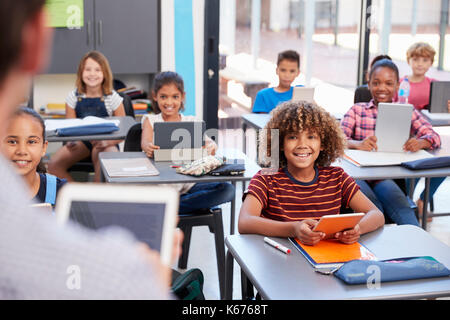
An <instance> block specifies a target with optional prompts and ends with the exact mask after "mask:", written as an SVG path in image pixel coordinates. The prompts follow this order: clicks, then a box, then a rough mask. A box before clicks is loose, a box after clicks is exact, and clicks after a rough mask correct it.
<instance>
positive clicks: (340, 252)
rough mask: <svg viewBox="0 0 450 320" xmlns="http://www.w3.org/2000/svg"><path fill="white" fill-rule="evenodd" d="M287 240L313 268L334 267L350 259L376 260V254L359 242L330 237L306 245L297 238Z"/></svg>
mask: <svg viewBox="0 0 450 320" xmlns="http://www.w3.org/2000/svg"><path fill="white" fill-rule="evenodd" d="M289 241H290V242H291V243H292V244H293V245H294V246H295V248H297V250H298V251H300V252H301V253H302V254H303V256H304V257H305V258H306V260H308V262H309V263H310V264H311V265H312V266H313V267H314V268H315V269H336V268H339V267H340V266H342V265H343V264H344V263H345V262H348V261H351V260H377V258H376V256H375V255H374V254H373V253H372V252H371V251H370V250H369V249H368V248H367V247H365V246H363V245H362V244H360V243H359V242H355V243H352V244H345V243H342V242H340V241H338V240H331V239H330V240H322V241H320V242H319V243H317V244H316V245H314V246H308V245H305V244H303V243H301V242H300V240H298V239H297V238H289Z"/></svg>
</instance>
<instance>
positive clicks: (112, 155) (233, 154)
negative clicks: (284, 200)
mask: <svg viewBox="0 0 450 320" xmlns="http://www.w3.org/2000/svg"><path fill="white" fill-rule="evenodd" d="M217 153H218V154H220V155H221V156H225V157H227V158H228V159H243V160H244V161H245V172H244V174H243V175H241V176H211V175H204V176H201V177H194V176H189V175H184V174H180V173H176V171H175V169H174V168H171V165H172V162H170V161H161V162H159V161H158V162H155V161H154V160H153V159H151V161H152V163H153V164H154V166H155V167H156V169H158V171H159V175H158V176H149V177H120V178H111V177H109V176H108V174H107V172H106V170H105V168H104V166H103V160H104V159H124V158H146V157H147V156H146V155H145V153H143V152H101V153H100V155H99V159H100V165H101V180H102V181H106V182H109V183H146V184H167V183H192V182H193V183H197V182H231V183H232V184H233V185H234V186H235V187H236V182H238V181H250V180H251V179H252V178H253V176H254V175H255V174H256V173H257V172H258V171H259V170H260V167H259V166H258V165H257V164H256V163H255V162H254V161H252V160H251V159H249V158H248V157H247V156H246V155H245V154H243V153H242V152H240V151H237V150H233V149H226V150H218V152H217ZM235 207H236V200H235V199H233V200H232V201H231V219H230V220H231V222H230V234H234V225H235V212H236V208H235Z"/></svg>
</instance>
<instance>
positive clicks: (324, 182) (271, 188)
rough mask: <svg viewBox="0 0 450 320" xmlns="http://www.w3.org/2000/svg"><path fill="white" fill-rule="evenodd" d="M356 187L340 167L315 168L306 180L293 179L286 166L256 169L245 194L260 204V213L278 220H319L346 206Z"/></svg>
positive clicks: (337, 212)
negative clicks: (273, 170) (266, 170)
mask: <svg viewBox="0 0 450 320" xmlns="http://www.w3.org/2000/svg"><path fill="white" fill-rule="evenodd" d="M358 190H359V186H358V185H357V184H356V183H355V181H354V180H353V179H352V178H351V177H350V176H349V175H347V174H346V173H345V172H344V170H343V169H342V168H339V167H316V175H315V177H314V179H313V180H312V181H311V182H309V183H303V182H300V181H298V180H296V179H295V178H294V177H293V176H292V175H291V174H290V173H289V172H288V170H287V169H286V168H283V169H280V170H279V171H278V172H277V173H275V174H273V175H263V174H261V171H259V172H258V173H257V174H256V175H255V176H254V177H253V178H252V180H251V181H250V184H249V187H248V193H249V194H251V195H253V196H254V197H256V198H257V199H258V201H259V202H260V203H261V205H262V207H263V209H262V211H261V216H263V217H265V218H269V219H273V220H279V221H295V220H303V219H318V218H320V217H321V216H323V215H327V214H339V213H340V209H341V206H342V207H344V208H347V207H348V206H349V202H350V200H351V199H352V197H353V196H354V195H355V193H356V192H357V191H358Z"/></svg>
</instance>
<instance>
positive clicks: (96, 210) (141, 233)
mask: <svg viewBox="0 0 450 320" xmlns="http://www.w3.org/2000/svg"><path fill="white" fill-rule="evenodd" d="M165 207H166V205H165V204H164V203H133V202H104V201H79V200H73V201H72V202H71V206H70V215H69V216H70V219H72V220H74V221H76V222H78V223H80V224H82V225H84V226H86V227H88V228H91V229H101V228H104V227H109V226H114V225H118V226H121V227H122V228H125V229H128V230H129V231H130V232H132V233H133V234H134V236H135V237H136V238H137V239H138V240H139V241H142V242H144V243H146V244H147V245H148V246H149V247H150V248H152V249H154V250H157V251H158V252H159V251H160V250H161V241H162V232H163V224H164V213H165V209H166V208H165Z"/></svg>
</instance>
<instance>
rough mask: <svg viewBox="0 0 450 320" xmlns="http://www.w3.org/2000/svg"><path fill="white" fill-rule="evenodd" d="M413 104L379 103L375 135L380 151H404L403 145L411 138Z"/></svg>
mask: <svg viewBox="0 0 450 320" xmlns="http://www.w3.org/2000/svg"><path fill="white" fill-rule="evenodd" d="M413 109H414V107H413V105H411V104H399V103H379V104H378V115H377V123H376V126H375V136H376V137H377V147H378V151H383V152H403V145H404V144H405V142H406V141H408V139H409V133H410V131H411V119H412V114H413Z"/></svg>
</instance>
